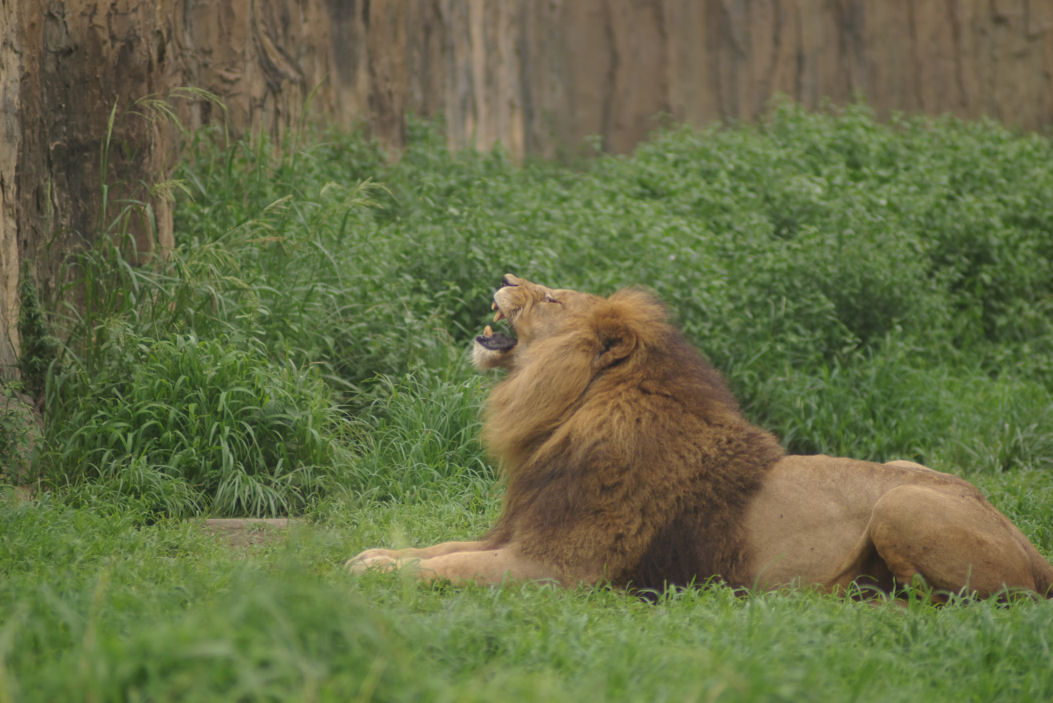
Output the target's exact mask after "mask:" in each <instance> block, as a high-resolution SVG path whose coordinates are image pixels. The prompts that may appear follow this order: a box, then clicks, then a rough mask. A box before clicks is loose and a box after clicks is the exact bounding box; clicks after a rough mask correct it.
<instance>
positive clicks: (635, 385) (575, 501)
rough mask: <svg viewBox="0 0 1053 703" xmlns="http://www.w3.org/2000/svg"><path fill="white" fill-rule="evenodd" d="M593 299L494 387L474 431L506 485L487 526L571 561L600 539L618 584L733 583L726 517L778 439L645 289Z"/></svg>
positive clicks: (733, 513) (735, 542)
mask: <svg viewBox="0 0 1053 703" xmlns="http://www.w3.org/2000/svg"><path fill="white" fill-rule="evenodd" d="M595 301H596V302H595V303H594V304H592V305H590V306H588V309H587V310H585V311H583V312H577V313H575V314H574V315H573V317H572V318H571V319H568V320H567V321H566V324H564V325H562V326H561V327H560V329H559V331H558V332H557V333H556V334H553V335H552V336H549V337H547V338H544V339H539V340H535V341H532V343H531V345H530V346H529V348H527V349H523V350H522V351H518V352H517V353H518V355H519V356H518V357H517V359H516V361H515V363H514V365H513V366H512V368H511V370H510V372H509V375H508V376H507V377H506V378H505V379H504V380H503V381H502V382H500V383H499V384H498V385H497V386H496V387H495V388H494V390H493V392H492V393H491V395H490V398H489V400H488V403H487V405H486V408H485V413H484V433H483V438H484V442H485V443H486V445H487V447H488V448H489V450H490V451H491V453H492V454H493V455H494V456H495V457H496V458H497V459H498V461H499V462H500V464H501V466H502V468H503V471H504V474H505V480H506V494H505V498H504V507H503V510H502V514H501V517H500V518H499V520H498V522H497V524H496V525H495V526H494V528H493V530H491V532H490V533H489V534H488V536H487V540H488V541H489V542H490V543H491V544H493V545H494V546H500V545H503V544H507V543H509V542H510V541H512V540H515V542H516V543H518V544H520V545H522V549H523V552H524V554H525V555H526V556H528V557H535V558H538V559H541V560H544V561H547V562H550V563H553V564H555V565H557V566H558V567H561V568H563V569H566V570H567V571H568V573H575V571H574V570H575V568H580V566H577V565H580V564H583V563H590V564H596V563H597V555H596V552H597V550H600V551H601V552H603V553H602V554H600V555H599V556H600V557H601V559H602V569H603V573H602V574H599V575H598V576H599V577H600V578H606V579H608V580H610V581H611V582H612V583H615V584H617V585H625V584H632V585H633V586H635V587H639V588H662V587H663V586H664V585H666V584H686V583H689V582H691V581H696V580H697V581H702V580H705V579H706V578H707V577H709V576H711V575H714V574H720V575H721V576H722V577H723V578H724V580H725V581H727V582H728V583H731V584H732V585H739V582H740V581H741V579H742V577H743V569H744V566H745V563H746V561H747V555H746V554H744V553H743V551H744V549H743V537H742V534H741V531H740V530H739V529H738V528H734V527H732V528H729V527H728V526H729V525H731V526H736V525H739V524H740V523H741V516H742V513H743V509H744V506H745V505H746V503H747V500H748V499H749V497H750V496H751V495H752V494H753V493H754V492H755V491H756V490H757V489H758V487H759V485H760V482H761V480H762V479H763V476H764V474H765V472H766V471H767V470H768V469H769V468H770V467H771V466H772V464H773V463H774V462H776V461H777V460H778V459H779V458H781V457H782V456H783V451H782V448H781V447H780V445H779V443H778V441H777V440H776V439H775V437H774V436H772V435H771V434H769V433H768V432H765V431H764V430H761V429H759V428H757V427H755V426H753V425H751V424H750V423H749V422H747V421H746V420H745V418H743V416H742V415H741V413H740V412H739V408H738V404H737V402H736V401H735V399H734V397H733V396H732V394H731V392H730V391H729V390H728V387H727V385H726V383H725V382H724V380H723V378H721V376H720V374H719V373H717V371H716V370H714V369H713V368H712V367H711V366H710V365H709V364H708V363H707V362H706V361H705V360H704V359H703V358H702V357H701V356H700V355H699V353H698V352H696V351H695V350H694V349H693V348H692V347H691V345H690V344H688V343H687V341H686V340H685V339H684V338H683V337H682V335H681V334H680V332H679V331H678V330H676V329H675V328H674V327H673V326H672V325H671V324H670V323H669V322H668V320H667V314H666V311H665V309H664V307H663V306H662V305H661V303H659V302H658V301H657V300H655V299H654V298H653V297H652V296H651V295H649V294H647V293H645V292H642V291H637V290H629V291H622V292H619V293H616V294H614V295H613V296H611V297H610V298H606V299H603V298H596V299H595ZM581 576H582V577H594V576H597V574H591V573H590V574H585V573H582V574H581Z"/></svg>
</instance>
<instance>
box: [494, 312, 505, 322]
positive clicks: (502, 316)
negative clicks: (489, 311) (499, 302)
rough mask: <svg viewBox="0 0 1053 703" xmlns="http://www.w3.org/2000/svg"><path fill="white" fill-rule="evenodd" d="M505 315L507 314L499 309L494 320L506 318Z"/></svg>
mask: <svg viewBox="0 0 1053 703" xmlns="http://www.w3.org/2000/svg"><path fill="white" fill-rule="evenodd" d="M504 316H505V314H504V313H503V312H501V311H500V310H498V311H497V312H495V313H494V322H498V321H499V320H502V319H504Z"/></svg>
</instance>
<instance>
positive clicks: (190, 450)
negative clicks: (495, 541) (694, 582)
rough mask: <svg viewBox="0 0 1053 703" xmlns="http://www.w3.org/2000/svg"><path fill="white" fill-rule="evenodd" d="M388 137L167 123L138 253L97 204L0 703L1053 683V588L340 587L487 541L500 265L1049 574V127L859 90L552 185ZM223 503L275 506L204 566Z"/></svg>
mask: <svg viewBox="0 0 1053 703" xmlns="http://www.w3.org/2000/svg"><path fill="white" fill-rule="evenodd" d="M410 132H411V143H410V146H409V148H408V149H407V151H406V152H405V153H404V154H403V155H402V156H401V158H400V159H399V160H398V161H397V162H394V161H391V160H389V159H388V158H386V156H385V155H384V154H382V153H380V151H379V150H378V149H377V147H376V146H375V145H373V144H372V143H371V142H369V141H368V140H367V139H365V138H364V137H362V136H361V135H358V134H343V133H317V134H311V135H307V134H298V135H296V138H297V141H296V144H287V145H271V144H269V143H268V142H267V141H266V140H264V139H255V140H246V141H241V142H236V143H233V144H226V143H225V142H223V140H222V138H218V141H217V135H215V134H209V133H202V134H198V135H192V139H193V141H192V142H191V143H190V144H189V145H188V146H189V152H188V153H189V156H188V157H187V159H186V160H185V161H184V163H183V164H182V165H181V166H180V168H179V170H178V172H177V174H176V180H175V181H174V183H173V184H170V185H171V190H172V192H174V193H182V195H180V196H179V200H178V202H177V210H176V212H177V215H176V250H175V251H174V252H172V255H171V257H170V258H169V259H167V260H165V261H153V262H149V263H148V264H147V265H143V266H132V265H129V264H128V260H127V253H128V251H129V242H130V239H129V238H130V236H131V235H130V232H131V231H132V229H133V228H132V227H131V226H130V225H129V220H128V218H131V217H136V218H138V220H141V221H148V220H149V218H148V217H141V215H142V213H139V212H137V211H136V209H135V207H133V205H129V204H124V205H122V204H114V206H113V207H111V208H110V212H115V213H123V214H121V215H118V216H116V219H114V220H113V221H112V222H111V223H110V224H108V225H107V226H106V227H105V229H104V230H103V231H101V232H100V233H99V245H98V246H97V247H95V248H94V249H92V250H91V251H89V252H85V253H83V254H81V255H79V256H78V257H76V258H75V259H74V260H71V266H73V271H74V272H75V273H76V274H77V275H75V276H74V277H73V278H72V280H73V281H74V283H73V284H72V286H71V288H70V289H69V290H67V291H66V297H67V299H70V300H78V301H81V303H82V305H80V306H78V307H76V308H72V307H61V306H57V305H56V304H55V301H45V302H46V303H49V304H47V305H45V309H47V310H49V311H50V313H49V319H47V320H42V319H38V320H37V323H39V324H37V323H35V324H37V326H38V327H39V328H40V329H41V330H44V332H42V335H41V336H42V338H43V336H46V335H47V334H49V333H47V329H48V328H49V327H54V328H57V329H61V330H67V331H69V336H68V339H67V341H66V342H65V343H64V344H63V345H62V346H61V347H60V348H58V349H57V350H56V349H55V347H54V345H53V344H52V343H50V342H49V346H48V352H47V357H48V358H47V359H44V358H40V359H27V360H24V361H25V362H26V364H28V365H29V366H27V368H33V369H34V373H35V374H36V375H35V377H34V378H35V379H36V380H34V384H35V385H38V386H39V385H42V386H43V393H44V399H45V403H44V408H45V428H44V432H43V436H42V437H41V438H39V439H38V440H36V451H35V455H34V461H33V465H32V467H31V470H30V480H31V481H32V483H33V485H34V491H35V495H34V496H33V497H32V498H31V499H27V498H26V497H25V494H24V492H23V491H16V490H14V489H13V488H6V489H4V488H2V487H0V496H2V497H0V523H2V524H0V536H2V538H0V613H2V614H3V615H2V617H0V701H7V700H19V701H21V700H26V701H32V700H67V699H74V700H97V701H105V700H176V699H178V700H188V699H189V700H239V699H240V700H341V701H346V700H363V701H364V700H493V699H495V698H508V699H515V700H572V699H580V698H583V697H587V698H589V699H600V700H640V699H643V700H656V701H662V700H720V701H757V700H764V701H769V700H800V699H809V700H831V701H834V700H836V701H843V700H858V701H870V700H887V699H889V698H892V699H897V700H903V699H926V700H930V699H931V700H948V701H950V700H955V701H961V700H965V701H969V700H976V701H986V700H994V699H998V700H1002V699H1005V700H1018V699H1019V700H1044V699H1049V698H1051V697H1053V673H1051V672H1050V669H1049V667H1048V666H1047V663H1048V661H1049V660H1050V654H1051V652H1050V643H1051V638H1050V635H1049V633H1050V632H1053V627H1051V625H1053V622H1051V620H1053V609H1051V608H1050V607H1049V604H1048V603H1047V602H1042V603H1033V602H1025V601H1021V602H1015V603H1012V604H1008V605H999V604H994V603H968V602H963V603H957V604H954V605H952V606H950V607H945V608H942V609H940V608H934V607H931V606H929V605H927V604H925V603H923V602H921V601H920V600H918V601H912V602H910V603H908V604H907V607H906V608H903V607H900V606H898V605H895V604H888V603H881V602H879V603H877V604H865V603H857V602H854V601H843V600H838V599H831V598H827V597H824V596H821V595H818V594H814V593H809V592H789V593H757V594H750V595H748V596H742V595H740V594H734V593H732V592H730V591H728V590H727V589H723V588H719V587H716V588H699V589H691V590H687V591H683V592H676V593H669V594H665V595H664V596H663V597H661V598H659V599H658V601H657V602H655V603H648V602H644V601H641V600H639V599H636V598H634V597H631V596H628V595H626V594H624V593H620V592H618V591H612V590H608V589H602V588H600V589H581V590H575V591H570V592H566V591H558V590H555V589H552V588H548V587H544V586H537V585H526V586H508V587H506V588H503V589H483V588H465V589H452V588H447V587H442V586H436V587H422V586H419V585H417V584H415V583H411V582H408V581H405V580H403V579H400V578H398V577H392V576H385V575H380V574H368V575H366V576H364V577H361V578H355V579H351V578H349V577H347V576H346V574H344V573H343V571H342V570H341V569H340V564H341V563H342V561H343V560H344V559H346V558H347V557H348V556H350V555H352V554H354V553H355V552H357V551H358V550H360V549H362V548H365V547H369V546H378V545H385V546H405V545H411V544H422V543H430V542H434V541H439V540H444V539H458V538H470V537H473V536H475V535H477V534H478V533H480V532H481V531H483V530H484V529H486V527H487V526H488V525H489V524H490V523H491V522H492V520H493V519H494V517H495V515H496V511H497V509H498V506H499V501H500V487H499V485H498V482H497V481H496V472H495V470H494V467H493V466H492V465H491V464H490V462H489V461H488V459H487V457H486V456H485V454H484V452H483V450H482V448H481V447H480V446H479V444H478V442H477V440H476V436H477V433H478V429H479V418H478V409H479V406H480V403H481V402H482V399H483V398H484V397H485V393H486V389H487V386H488V384H489V383H490V382H491V379H489V378H487V377H484V376H481V375H479V374H476V373H475V372H474V371H472V370H471V369H470V367H469V364H468V363H467V359H466V349H467V346H468V344H469V341H470V339H471V337H472V336H474V335H475V334H476V333H477V331H478V329H480V328H481V327H482V325H483V324H485V322H486V316H487V312H488V299H489V295H490V292H491V289H492V288H493V286H494V285H495V283H496V282H497V280H498V279H499V277H500V275H501V274H502V273H504V272H506V271H513V272H517V273H519V274H522V275H525V276H527V277H529V278H532V279H535V280H539V281H542V282H546V283H551V284H555V285H559V286H567V287H575V288H580V289H586V290H590V291H594V292H598V293H605V292H609V291H612V290H614V289H616V288H618V287H621V286H625V285H646V286H648V287H650V288H652V289H654V290H655V291H656V292H657V293H658V294H659V295H660V296H661V297H662V298H663V299H664V300H666V301H667V302H668V303H669V305H670V308H671V311H672V313H673V315H674V317H675V318H676V319H677V320H678V322H679V323H680V325H681V326H682V328H683V329H684V331H685V333H686V334H687V335H688V337H689V338H690V339H691V340H692V341H693V342H694V343H695V344H697V345H698V346H699V347H700V348H701V349H702V350H703V351H704V352H705V353H706V354H707V356H708V357H709V358H710V359H711V360H712V361H713V362H714V363H715V364H716V365H718V366H719V367H720V368H721V369H722V370H723V371H724V372H725V373H726V374H727V376H728V378H729V380H730V381H731V383H732V385H733V386H734V388H735V389H736V392H737V393H738V394H739V396H740V397H741V399H742V401H743V405H744V407H745V410H746V412H747V414H749V416H750V417H752V418H753V419H754V420H755V421H757V422H758V423H759V424H762V425H764V426H766V427H768V428H770V429H772V430H774V431H776V432H777V433H778V434H779V435H780V436H781V437H782V438H783V442H784V444H785V445H786V446H787V447H788V448H789V449H790V450H792V451H797V452H817V451H822V452H827V453H833V454H844V455H851V456H857V457H861V458H870V459H892V458H908V459H915V460H919V461H923V462H925V463H927V464H929V465H931V466H934V467H935V468H939V469H944V470H951V471H954V472H956V473H960V474H963V475H965V476H966V477H967V478H969V479H970V480H973V481H974V482H976V483H977V484H978V485H979V486H980V487H981V488H983V489H984V491H985V492H986V493H987V494H988V496H989V497H990V498H991V500H992V501H993V502H994V503H995V504H996V505H997V506H998V507H1000V508H1001V509H1002V510H1004V511H1005V512H1006V514H1007V515H1009V516H1010V517H1011V518H1012V519H1013V520H1014V521H1015V522H1017V524H1019V525H1020V526H1021V528H1022V529H1023V530H1024V531H1025V532H1026V533H1027V534H1028V535H1029V536H1030V537H1031V538H1032V539H1033V541H1034V542H1035V543H1036V545H1037V546H1038V547H1039V549H1040V550H1041V551H1043V553H1045V554H1046V555H1047V556H1049V555H1053V521H1050V519H1049V515H1050V508H1051V506H1053V478H1051V475H1053V474H1051V473H1050V472H1051V470H1053V466H1051V463H1053V314H1051V313H1053V275H1050V273H1049V272H1050V271H1053V238H1051V236H1050V233H1051V232H1053V199H1051V198H1050V197H1049V194H1050V193H1051V192H1053V169H1050V167H1049V164H1050V163H1053V143H1051V142H1050V141H1049V140H1048V139H1047V138H1043V137H1039V136H1034V135H1019V134H1015V133H1012V132H1009V131H1007V130H1005V129H1003V128H1001V127H999V126H997V125H995V124H993V123H987V122H959V121H954V120H944V119H937V120H930V119H895V120H893V121H892V123H890V124H881V123H878V122H877V121H875V120H874V119H873V117H872V116H871V115H870V113H869V111H868V110H867V108H866V107H864V106H854V107H850V108H846V109H844V110H840V111H832V112H828V113H807V112H804V111H802V110H800V109H798V108H795V107H793V106H790V105H783V106H779V107H777V108H776V109H775V110H774V111H773V112H772V114H771V115H770V116H769V117H768V118H767V119H766V120H765V121H763V122H762V123H760V124H757V125H753V126H740V127H735V128H717V127H714V128H711V129H705V130H697V129H689V128H686V127H676V128H671V129H668V130H664V131H661V132H658V133H656V134H655V135H654V137H653V138H652V139H651V140H650V141H649V142H647V143H645V144H643V145H641V146H640V147H639V148H638V150H637V151H636V152H635V153H634V154H632V155H631V156H598V157H596V158H595V159H594V160H591V161H588V162H582V163H577V164H552V163H527V164H524V165H521V166H516V165H514V164H512V163H510V162H509V160H508V159H507V158H506V157H505V156H504V155H503V154H502V153H501V151H500V150H495V151H494V152H491V153H476V152H472V151H465V152H456V153H452V152H450V151H448V150H447V149H446V148H445V146H444V145H443V139H442V135H441V133H440V132H438V131H437V130H436V129H435V128H434V127H433V126H430V125H427V124H414V125H412V127H411V130H410ZM122 218H123V219H122ZM138 220H137V221H138ZM37 317H38V318H40V315H37ZM45 323H47V324H45ZM49 339H50V337H49ZM5 427H6V425H5ZM0 476H3V477H4V480H7V481H9V482H10V481H12V477H13V476H14V475H13V474H10V475H9V474H0ZM18 476H19V481H20V482H25V480H26V479H25V478H24V477H23V474H22V473H19V474H18ZM227 515H259V516H266V515H294V516H298V517H299V518H300V521H299V522H298V523H297V526H296V527H294V528H293V529H292V530H291V532H290V534H289V536H288V538H287V539H282V540H278V541H275V542H272V543H269V544H267V545H264V546H259V547H253V548H251V549H249V550H247V551H246V550H232V549H230V548H229V547H227V546H226V545H225V544H224V543H223V542H222V541H221V540H218V539H216V538H213V537H210V536H208V535H207V534H205V533H204V532H203V531H202V530H201V529H200V525H199V522H200V519H199V518H200V517H204V516H227Z"/></svg>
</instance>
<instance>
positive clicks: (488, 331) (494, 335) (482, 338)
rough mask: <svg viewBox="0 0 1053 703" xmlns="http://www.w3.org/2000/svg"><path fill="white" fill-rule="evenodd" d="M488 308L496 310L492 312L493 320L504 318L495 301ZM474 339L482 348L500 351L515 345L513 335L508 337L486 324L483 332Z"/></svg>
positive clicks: (497, 320)
mask: <svg viewBox="0 0 1053 703" xmlns="http://www.w3.org/2000/svg"><path fill="white" fill-rule="evenodd" d="M490 309H491V310H496V311H497V312H495V313H494V322H499V321H501V320H503V319H505V314H504V312H503V311H502V310H501V308H499V307H497V303H496V302H494V303H493V304H492V305H491V306H490ZM475 341H476V343H477V344H478V345H479V346H481V347H483V348H484V349H489V350H491V351H501V352H504V351H508V350H509V349H511V348H512V347H514V346H515V345H516V339H515V338H514V337H509V336H508V335H507V334H503V333H501V332H494V330H493V328H492V327H490V325H487V326H486V328H485V329H483V333H482V334H481V335H479V336H478V337H476V338H475Z"/></svg>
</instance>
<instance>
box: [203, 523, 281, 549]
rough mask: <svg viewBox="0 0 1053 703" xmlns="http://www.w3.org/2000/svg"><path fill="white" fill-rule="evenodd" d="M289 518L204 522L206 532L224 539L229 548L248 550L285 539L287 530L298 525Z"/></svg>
mask: <svg viewBox="0 0 1053 703" xmlns="http://www.w3.org/2000/svg"><path fill="white" fill-rule="evenodd" d="M298 523H299V521H298V520H290V519H289V518H284V517H281V518H215V519H212V520H205V523H204V525H203V526H202V527H203V529H204V530H205V531H206V532H209V533H212V534H214V535H216V536H218V537H220V538H222V539H224V540H225V541H226V542H227V543H228V544H230V546H232V547H236V548H238V549H248V548H251V547H257V546H260V545H264V544H270V543H272V542H276V541H278V540H282V539H285V538H286V537H287V536H288V534H289V528H290V527H291V526H292V525H296V524H298Z"/></svg>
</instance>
